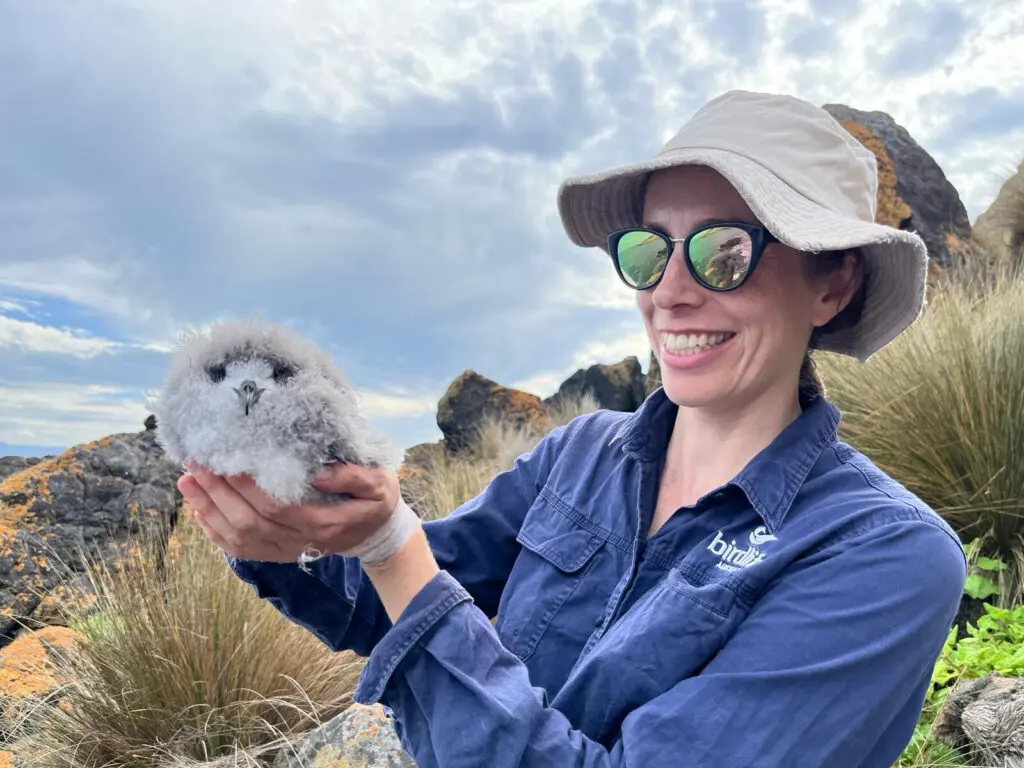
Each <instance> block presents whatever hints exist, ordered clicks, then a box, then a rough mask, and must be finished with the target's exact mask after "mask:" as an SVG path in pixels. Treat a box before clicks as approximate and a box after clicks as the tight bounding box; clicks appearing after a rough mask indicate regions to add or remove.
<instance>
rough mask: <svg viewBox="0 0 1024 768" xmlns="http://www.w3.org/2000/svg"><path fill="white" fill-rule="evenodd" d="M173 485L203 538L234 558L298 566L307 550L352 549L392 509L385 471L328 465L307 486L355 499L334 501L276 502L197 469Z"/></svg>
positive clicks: (240, 480)
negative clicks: (344, 494) (176, 484)
mask: <svg viewBox="0 0 1024 768" xmlns="http://www.w3.org/2000/svg"><path fill="white" fill-rule="evenodd" d="M189 471H190V473H191V474H187V475H183V476H182V477H181V478H180V479H179V480H178V490H179V491H181V494H182V496H184V497H185V499H186V500H187V501H188V503H189V506H190V507H191V508H192V509H193V510H194V514H195V518H196V521H197V522H198V523H199V525H200V527H201V528H202V529H203V533H204V534H205V535H206V536H207V537H208V538H209V539H210V540H211V541H213V542H214V543H215V544H216V545H217V546H219V547H220V548H221V549H222V550H224V552H226V553H227V554H228V555H231V556H232V557H237V558H240V559H248V560H263V561H270V562H278V563H291V562H296V561H297V560H298V558H299V555H300V554H301V553H302V552H304V551H306V550H307V548H311V549H313V550H315V551H316V552H318V553H319V554H321V555H328V554H334V553H337V552H341V551H344V550H348V549H351V548H352V547H354V546H357V545H358V544H360V543H362V542H363V541H365V540H366V539H367V537H369V536H370V535H371V534H373V533H374V532H375V531H377V530H379V529H380V528H381V527H382V526H383V525H384V524H385V523H386V522H387V521H388V519H389V518H390V516H391V514H392V512H393V511H394V509H395V507H396V505H397V504H398V501H399V498H400V494H401V491H400V489H399V484H398V476H397V475H396V474H395V472H394V471H392V470H390V469H387V468H376V467H361V466H358V465H355V464H331V465H328V466H326V467H324V470H323V471H322V472H321V473H320V474H319V475H318V476H317V478H316V479H315V480H314V481H313V485H314V486H315V487H316V488H318V489H319V490H321V491H325V492H328V493H347V494H350V495H351V496H352V497H353V498H351V499H348V500H345V501H341V502H338V503H334V504H313V503H305V504H292V505H282V504H279V503H277V502H275V501H274V500H273V499H271V498H269V497H268V496H267V495H266V494H265V493H264V492H263V491H261V490H260V489H259V488H258V487H257V486H256V483H255V481H254V480H253V479H252V478H251V477H250V476H248V475H230V476H218V475H214V474H211V473H210V472H208V471H207V470H205V469H204V468H202V467H198V466H190V467H189Z"/></svg>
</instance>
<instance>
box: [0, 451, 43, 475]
mask: <svg viewBox="0 0 1024 768" xmlns="http://www.w3.org/2000/svg"><path fill="white" fill-rule="evenodd" d="M42 460H43V457H39V456H0V480H3V479H4V478H5V477H10V476H11V475H13V474H14V473H15V472H21V471H22V470H23V469H28V468H29V467H32V466H35V465H36V464H38V463H39V462H40V461H42Z"/></svg>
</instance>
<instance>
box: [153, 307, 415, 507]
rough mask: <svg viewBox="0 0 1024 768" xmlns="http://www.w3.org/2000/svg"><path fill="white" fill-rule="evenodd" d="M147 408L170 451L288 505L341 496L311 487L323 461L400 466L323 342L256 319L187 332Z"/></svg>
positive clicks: (177, 457) (396, 454) (175, 457)
mask: <svg viewBox="0 0 1024 768" xmlns="http://www.w3.org/2000/svg"><path fill="white" fill-rule="evenodd" d="M151 407H152V409H153V413H154V414H155V416H156V423H157V430H156V431H157V434H156V439H157V441H158V442H159V443H160V445H161V446H162V448H163V449H164V451H165V452H166V454H167V456H168V457H169V458H171V459H172V460H174V461H177V462H181V463H183V464H184V463H185V462H189V461H194V462H196V463H197V464H199V465H201V466H204V467H207V468H208V469H209V470H210V471H212V472H214V473H215V474H222V475H236V474H248V475H251V476H252V478H253V480H254V481H255V483H256V484H257V486H259V487H260V488H261V489H262V490H263V491H264V492H265V493H266V494H267V495H268V496H270V497H271V498H273V499H275V500H276V501H278V502H280V503H282V504H291V503H296V502H300V501H308V500H312V501H318V502H331V501H337V500H340V498H343V497H339V496H338V495H336V494H327V493H324V492H322V491H320V490H319V489H316V488H314V487H313V485H312V483H311V481H312V477H313V475H314V474H316V472H317V471H318V470H319V469H320V468H321V467H322V466H323V465H325V464H328V463H331V462H337V461H341V462H347V463H353V464H359V465H363V466H384V467H390V468H392V469H395V468H397V467H398V465H399V463H400V462H401V456H400V454H399V452H398V451H397V450H396V448H395V447H394V446H393V445H392V444H391V442H390V441H388V440H387V439H386V438H384V437H382V436H380V435H376V434H374V433H373V432H372V430H371V429H370V427H369V425H368V423H367V422H366V420H365V419H364V417H363V416H362V415H361V414H360V412H359V402H358V395H357V393H356V391H355V390H354V389H353V388H352V387H351V386H350V385H349V384H348V382H347V381H346V380H345V378H344V376H343V374H342V373H341V371H339V370H338V369H337V368H336V367H335V366H334V364H333V363H332V362H331V360H330V358H329V357H328V356H327V355H326V354H325V353H324V352H323V351H322V350H321V349H320V348H319V347H318V346H316V345H315V344H314V343H312V342H311V341H309V340H307V339H305V338H303V337H301V336H299V335H297V334H295V333H293V332H291V331H289V330H287V329H285V328H283V327H281V326H278V325H275V324H271V323H264V322H260V321H258V320H252V319H250V320H244V321H240V322H233V323H220V324H217V325H214V326H213V327H212V328H210V329H209V330H208V331H206V332H202V331H190V332H187V333H185V334H184V335H183V336H182V338H181V340H180V342H179V345H178V347H177V349H176V350H175V351H174V353H173V355H172V357H171V361H170V365H169V369H168V373H167V377H166V379H165V382H164V386H163V388H162V390H161V391H160V393H159V395H158V397H157V398H156V399H155V400H154V402H153V403H152V404H151Z"/></svg>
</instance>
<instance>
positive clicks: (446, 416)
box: [437, 370, 548, 451]
mask: <svg viewBox="0 0 1024 768" xmlns="http://www.w3.org/2000/svg"><path fill="white" fill-rule="evenodd" d="M485 418H493V419H497V420H499V421H501V422H504V423H507V424H510V425H511V426H516V427H524V428H527V429H543V427H544V425H545V424H546V423H547V420H548V414H547V409H546V408H545V407H544V404H543V403H542V402H541V399H540V398H539V397H537V396H536V395H531V394H529V393H528V392H523V391H521V390H518V389H512V388H511V387H504V386H502V385H501V384H498V383H496V382H494V381H491V380H490V379H488V378H487V377H485V376H481V375H480V374H479V373H476V372H475V371H468V370H467V371H463V372H462V373H461V374H459V376H457V377H456V378H455V380H454V381H453V382H452V383H451V384H450V385H449V386H448V390H447V391H446V392H445V394H444V396H443V397H442V398H441V401H440V403H438V406H437V427H438V429H440V430H441V434H442V435H444V444H445V447H446V448H447V449H448V450H449V451H460V450H464V449H466V448H468V447H470V446H471V445H472V443H473V440H474V439H475V437H476V434H477V430H478V428H479V426H480V424H481V423H482V422H483V420H484V419H485Z"/></svg>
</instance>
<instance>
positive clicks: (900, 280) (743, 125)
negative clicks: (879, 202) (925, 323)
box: [558, 90, 928, 360]
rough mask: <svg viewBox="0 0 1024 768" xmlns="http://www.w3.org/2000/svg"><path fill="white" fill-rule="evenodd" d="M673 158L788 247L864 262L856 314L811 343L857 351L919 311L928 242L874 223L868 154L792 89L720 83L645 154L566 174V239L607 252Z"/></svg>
mask: <svg viewBox="0 0 1024 768" xmlns="http://www.w3.org/2000/svg"><path fill="white" fill-rule="evenodd" d="M677 165H705V166H709V167H711V168H713V169H715V170H716V171H718V172H719V173H720V174H721V175H722V176H723V177H725V178H726V179H727V180H728V181H729V182H730V183H731V184H732V185H733V187H735V189H736V190H737V192H739V194H740V195H741V196H742V197H743V199H744V200H745V201H746V203H747V205H748V206H749V207H750V210H751V211H753V213H754V215H755V216H756V217H757V218H758V220H759V221H760V223H761V224H762V225H764V226H765V227H767V228H768V230H769V231H770V232H771V233H772V234H773V235H775V237H777V238H778V239H779V240H780V241H782V242H783V243H784V244H786V245H788V246H790V247H792V248H795V249H797V250H800V251H812V252H817V251H827V250H839V249H846V248H860V250H861V252H862V253H863V255H864V260H865V262H866V264H865V266H866V270H865V271H866V274H865V281H866V286H865V296H864V308H863V312H862V315H861V318H860V322H859V323H857V324H856V325H855V326H853V327H849V328H846V329H844V330H840V331H837V332H834V333H830V334H823V335H822V336H821V338H820V340H819V343H818V344H817V345H816V346H817V347H818V348H819V349H823V350H828V351H831V352H836V353H839V354H845V355H850V356H852V357H855V358H857V359H859V360H866V359H867V358H868V357H869V356H870V355H871V354H873V353H874V352H876V351H877V350H879V349H881V348H882V347H883V346H885V345H886V344H887V343H889V342H890V341H891V340H892V339H894V338H895V337H896V336H898V335H899V334H900V333H901V332H902V331H904V330H905V329H906V328H908V327H909V326H910V325H911V324H912V323H913V322H914V321H915V320H916V318H917V317H918V315H919V314H920V312H921V310H922V309H923V307H924V302H925V291H926V283H927V271H928V253H927V249H926V247H925V244H924V241H923V240H922V239H921V238H920V237H919V236H918V235H917V234H916V233H914V232H910V231H906V230H901V229H896V228H893V227H889V226H886V225H883V224H878V223H876V222H875V206H876V194H877V189H878V171H877V164H876V160H875V156H874V154H873V153H872V152H871V151H870V150H869V149H867V148H866V147H864V145H863V144H861V143H860V142H859V141H858V140H857V139H856V138H854V137H853V136H852V135H851V134H850V133H849V132H848V131H846V130H845V129H844V128H843V127H842V125H840V124H839V122H838V121H836V120H835V119H834V118H833V117H832V116H831V115H830V114H829V113H828V112H826V111H825V110H824V109H821V108H820V107H817V106H815V105H813V104H810V103H808V102H806V101H803V100H801V99H798V98H795V97H793V96H785V95H777V94H766V93H754V92H751V91H742V90H732V91H727V92H725V93H723V94H722V95H720V96H717V97H716V98H714V99H712V100H711V101H709V102H707V103H706V104H705V105H704V106H703V107H701V108H700V109H699V110H698V111H697V112H696V113H695V114H694V115H693V117H692V118H691V119H690V120H689V121H688V122H687V123H686V124H685V125H684V126H683V127H682V128H681V129H680V130H679V132H678V133H677V134H676V135H675V136H674V137H672V138H671V139H670V140H669V141H668V142H667V143H666V144H665V145H664V146H663V147H662V148H661V150H660V151H659V152H658V153H657V154H656V155H655V156H654V157H652V158H650V159H646V160H641V161H638V162H635V163H632V164H629V165H624V166H620V167H617V168H612V169H610V170H605V171H602V172H599V173H593V174H588V175H585V176H576V177H573V178H569V179H566V180H565V181H564V182H563V183H562V184H561V186H560V188H559V190H558V210H559V213H560V215H561V218H562V225H563V226H564V227H565V231H566V233H567V234H568V236H569V238H570V240H572V242H574V243H575V244H576V245H580V246H584V247H594V246H598V247H600V248H602V249H603V250H605V251H606V252H607V242H606V238H607V236H608V234H609V233H610V232H612V231H614V230H616V229H620V228H622V227H628V226H637V225H639V224H640V223H641V216H642V211H643V193H644V189H645V185H646V180H647V177H648V175H649V174H650V173H651V172H652V171H656V170H660V169H663V168H670V167H673V166H677Z"/></svg>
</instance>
